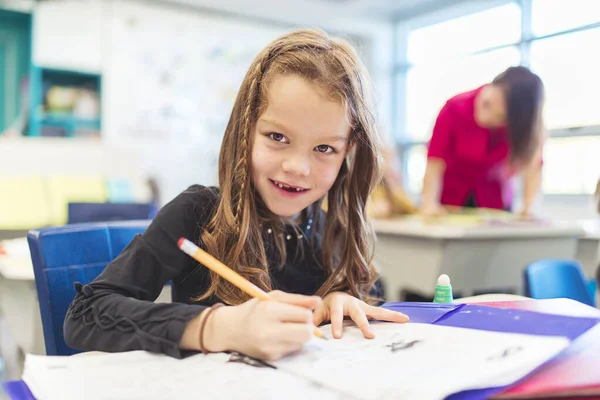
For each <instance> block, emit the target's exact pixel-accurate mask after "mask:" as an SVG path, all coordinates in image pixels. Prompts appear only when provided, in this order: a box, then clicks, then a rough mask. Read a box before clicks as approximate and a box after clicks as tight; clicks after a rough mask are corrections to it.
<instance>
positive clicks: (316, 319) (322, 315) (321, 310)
mask: <svg viewBox="0 0 600 400" xmlns="http://www.w3.org/2000/svg"><path fill="white" fill-rule="evenodd" d="M326 319H327V308H325V306H324V305H320V306H319V307H317V308H316V310H315V312H314V313H313V324H314V325H315V326H319V325H321V323H322V322H323V321H325V320H326Z"/></svg>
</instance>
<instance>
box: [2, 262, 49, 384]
mask: <svg viewBox="0 0 600 400" xmlns="http://www.w3.org/2000/svg"><path fill="white" fill-rule="evenodd" d="M0 316H2V326H1V329H2V339H3V340H2V342H3V343H2V354H3V355H4V356H5V371H4V373H5V377H6V378H10V377H15V376H20V375H21V373H22V366H23V361H24V358H23V355H24V354H25V353H31V354H46V351H45V346H44V335H43V332H42V323H41V317H40V308H39V305H38V300H37V290H36V288H35V280H34V276H33V267H32V265H31V260H29V259H21V258H10V257H7V256H0Z"/></svg>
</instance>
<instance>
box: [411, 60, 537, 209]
mask: <svg viewBox="0 0 600 400" xmlns="http://www.w3.org/2000/svg"><path fill="white" fill-rule="evenodd" d="M542 102H543V85H542V81H541V80H540V78H539V77H538V76H537V75H535V74H533V73H532V72H531V71H529V70H528V69H527V68H525V67H511V68H508V69H507V70H506V71H504V72H503V73H502V74H500V75H498V76H497V77H496V78H495V79H494V81H493V82H492V83H491V84H488V85H484V86H482V87H480V88H478V89H475V90H472V91H470V92H466V93H462V94H459V95H457V96H455V97H453V98H451V99H450V100H448V102H447V103H446V105H445V106H444V107H443V108H442V110H441V111H440V113H439V115H438V117H437V121H436V123H435V127H434V130H433V135H432V136H431V141H430V142H429V152H428V161H427V167H426V171H425V179H424V182H423V195H422V202H421V212H422V213H423V214H425V215H436V214H439V213H440V212H441V211H442V209H441V208H440V203H441V204H444V205H450V206H459V207H463V206H464V207H485V208H493V209H504V210H510V209H511V208H512V201H513V194H512V186H511V178H512V177H513V176H514V174H515V173H517V172H521V173H522V174H523V177H524V185H523V209H522V213H523V214H524V215H528V214H529V213H530V211H531V210H530V208H531V206H532V203H533V201H534V199H535V196H536V195H537V192H538V190H539V186H540V183H541V165H542V163H541V151H540V150H541V142H542V136H543V135H542V126H543V124H542Z"/></svg>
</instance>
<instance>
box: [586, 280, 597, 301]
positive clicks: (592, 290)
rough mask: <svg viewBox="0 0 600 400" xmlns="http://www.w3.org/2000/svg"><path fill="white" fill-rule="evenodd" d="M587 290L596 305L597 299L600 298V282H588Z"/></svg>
mask: <svg viewBox="0 0 600 400" xmlns="http://www.w3.org/2000/svg"><path fill="white" fill-rule="evenodd" d="M587 290H588V293H589V294H590V297H591V298H592V304H594V305H595V304H596V297H597V296H598V282H597V281H596V280H595V279H590V280H589V281H588V282H587Z"/></svg>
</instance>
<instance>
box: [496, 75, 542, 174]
mask: <svg viewBox="0 0 600 400" xmlns="http://www.w3.org/2000/svg"><path fill="white" fill-rule="evenodd" d="M492 84H494V85H498V86H500V87H501V88H502V89H503V90H504V93H505V96H506V110H507V118H508V123H507V128H508V136H509V143H510V158H511V161H512V162H513V163H518V164H528V163H529V162H530V161H531V159H532V158H533V157H534V156H535V155H536V153H537V152H538V150H539V149H540V144H541V140H542V139H543V136H542V133H543V123H542V107H543V102H544V85H543V83H542V80H541V79H540V78H539V76H537V75H536V74H534V73H533V72H531V71H530V70H529V69H528V68H526V67H523V66H517V67H510V68H508V69H507V70H505V71H504V72H502V73H501V74H500V75H498V76H497V77H496V78H494V80H493V82H492Z"/></svg>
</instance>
